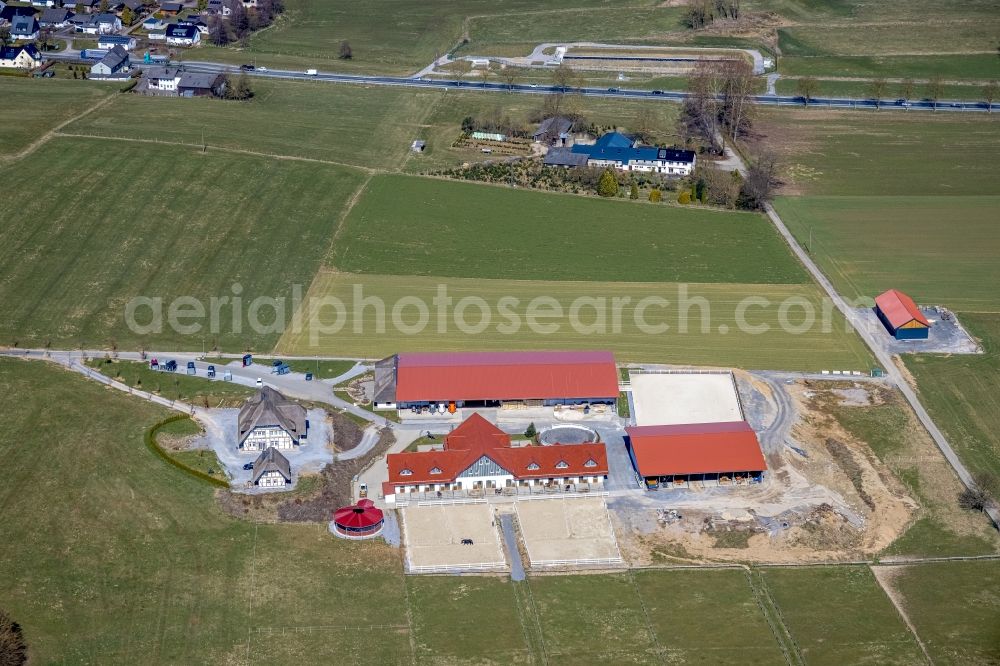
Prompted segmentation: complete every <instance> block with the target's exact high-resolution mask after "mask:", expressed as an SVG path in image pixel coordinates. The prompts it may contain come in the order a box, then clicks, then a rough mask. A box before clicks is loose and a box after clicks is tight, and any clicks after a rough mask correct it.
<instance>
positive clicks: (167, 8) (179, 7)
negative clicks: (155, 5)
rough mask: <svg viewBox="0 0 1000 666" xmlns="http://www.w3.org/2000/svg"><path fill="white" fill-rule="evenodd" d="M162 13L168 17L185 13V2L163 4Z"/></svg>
mask: <svg viewBox="0 0 1000 666" xmlns="http://www.w3.org/2000/svg"><path fill="white" fill-rule="evenodd" d="M160 11H161V12H163V13H164V14H166V15H167V16H177V15H178V14H180V13H181V12H182V11H184V3H183V2H161V3H160Z"/></svg>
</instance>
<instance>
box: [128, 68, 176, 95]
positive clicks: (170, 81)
mask: <svg viewBox="0 0 1000 666" xmlns="http://www.w3.org/2000/svg"><path fill="white" fill-rule="evenodd" d="M180 80H181V71H180V69H179V68H177V67H174V66H171V65H166V66H163V67H146V68H145V69H143V70H142V80H141V81H140V82H139V86H138V87H137V92H140V93H143V94H149V95H176V94H177V82H178V81H180Z"/></svg>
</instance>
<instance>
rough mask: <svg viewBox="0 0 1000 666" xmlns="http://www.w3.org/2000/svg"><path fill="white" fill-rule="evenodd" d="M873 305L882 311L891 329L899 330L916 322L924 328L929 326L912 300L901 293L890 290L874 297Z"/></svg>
mask: <svg viewBox="0 0 1000 666" xmlns="http://www.w3.org/2000/svg"><path fill="white" fill-rule="evenodd" d="M875 305H877V306H878V309H879V310H881V311H882V314H883V315H885V318H886V319H888V320H889V323H890V324H892V327H893V328H899V327H900V326H903V325H904V324H908V323H910V322H911V321H914V320H916V321H918V322H920V323H921V324H923V325H924V326H930V325H931V324H930V322H929V321H927V317H925V316H924V314H923V313H922V312H921V311H920V308H918V307H917V305H916V303H914V302H913V299H912V298H910V297H909V296H907V295H906V294H904V293H903V292H901V291H897V290H895V289H890V290H889V291H887V292H885V293H883V294H879V295H878V296H876V297H875Z"/></svg>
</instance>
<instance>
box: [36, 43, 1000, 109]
mask: <svg viewBox="0 0 1000 666" xmlns="http://www.w3.org/2000/svg"><path fill="white" fill-rule="evenodd" d="M47 57H49V58H50V59H52V60H74V61H75V60H79V57H78V56H75V55H72V54H64V53H54V54H51V55H49V56H47ZM172 64H174V65H178V66H183V67H184V70H185V71H189V72H203V73H215V72H218V73H224V74H236V73H238V72H239V71H240V70H239V67H238V66H237V65H227V64H223V63H215V62H203V61H197V60H192V61H181V62H175V63H172ZM247 74H249V75H250V76H254V77H258V78H265V79H286V80H298V81H317V82H324V83H355V84H360V85H375V86H402V87H408V88H424V89H431V90H433V89H439V90H468V91H477V90H478V91H482V92H504V93H518V94H527V95H549V94H552V93H572V94H579V95H583V96H584V97H604V98H611V99H645V100H654V101H664V102H681V101H683V100H685V99H686V98H687V97H689V93H687V92H684V91H678V90H635V89H630V88H574V87H566V88H562V87H559V86H545V85H535V84H524V83H520V84H518V83H516V84H514V85H507V84H506V83H498V82H493V83H491V82H488V81H487V82H482V83H480V82H471V81H460V80H454V79H427V78H420V77H417V78H412V77H405V76H379V75H356V74H332V73H328V72H319V73H317V74H306V73H305V72H301V71H292V70H285V69H270V68H267V69H261V68H258V69H255V70H253V71H250V72H247ZM753 100H754V102H755V103H757V104H761V105H765V106H805V105H806V104H805V103H804V100H803V99H802V98H801V97H790V96H780V95H755V96H754V97H753ZM808 106H821V107H826V108H842V109H882V110H884V111H889V110H896V111H904V110H911V109H914V110H923V111H945V112H948V111H950V112H963V111H979V112H987V111H993V110H1000V103H994V104H992V105H990V106H987V104H986V103H985V102H955V101H950V100H942V101H938V102H937V103H935V102H931V101H928V100H915V101H911V102H907V103H906V105H905V106H904V105H901V104H897V103H896V102H895V101H894V100H881V101H878V102H876V101H875V100H873V99H855V98H852V97H815V98H813V99H811V100H810V101H809V103H808Z"/></svg>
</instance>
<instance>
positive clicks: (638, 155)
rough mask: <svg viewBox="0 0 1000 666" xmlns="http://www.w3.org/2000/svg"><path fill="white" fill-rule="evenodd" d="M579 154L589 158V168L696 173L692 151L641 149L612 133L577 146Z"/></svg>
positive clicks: (636, 144)
mask: <svg viewBox="0 0 1000 666" xmlns="http://www.w3.org/2000/svg"><path fill="white" fill-rule="evenodd" d="M571 152H572V153H575V154H576V155H586V157H587V166H590V167H613V168H615V169H618V170H619V171H645V172H650V173H659V174H664V175H667V176H675V177H679V176H688V175H690V174H691V172H692V171H694V167H695V163H696V162H697V156H696V155H695V153H694V151H692V150H680V149H677V148H661V147H659V146H640V145H639V144H638V142H637V141H636V140H635V139H633V138H631V137H629V136H626V135H624V134H622V133H620V132H609V133H607V134H605V135H604V136H602V137H601V138H599V139H598V140H597V142H596V143H593V144H591V145H582V144H579V143H578V144H576V145H574V146H573V148H572V149H571Z"/></svg>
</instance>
